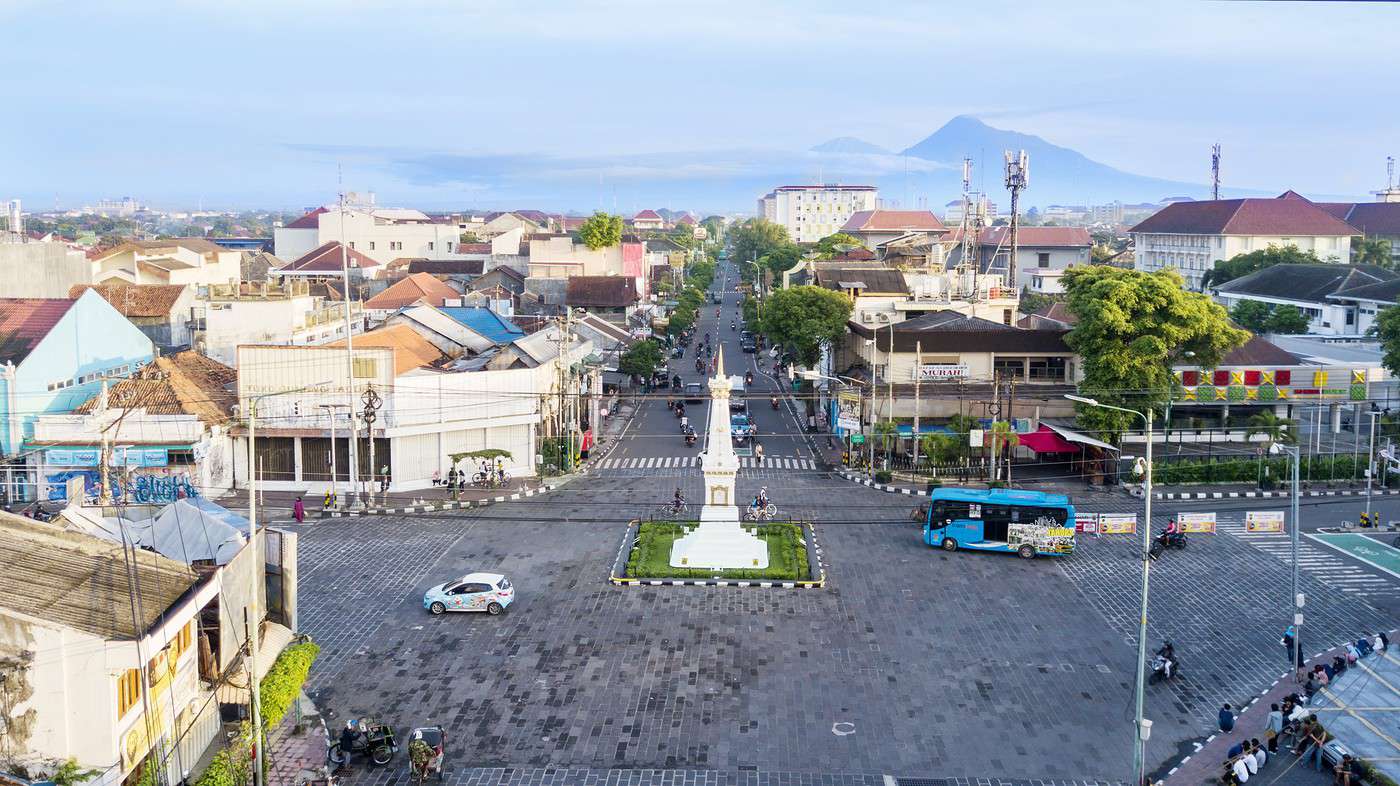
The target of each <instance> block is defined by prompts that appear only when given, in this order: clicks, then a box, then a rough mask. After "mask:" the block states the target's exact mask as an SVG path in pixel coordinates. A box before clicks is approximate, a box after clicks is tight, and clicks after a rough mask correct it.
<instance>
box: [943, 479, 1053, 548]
mask: <svg viewBox="0 0 1400 786" xmlns="http://www.w3.org/2000/svg"><path fill="white" fill-rule="evenodd" d="M924 543H926V544H927V545H929V546H937V547H940V548H942V549H943V550H944V551H957V550H958V549H968V550H971V551H1002V552H1015V553H1016V554H1018V555H1020V556H1021V557H1023V558H1025V559H1032V558H1034V557H1036V556H1037V555H1040V554H1047V555H1056V556H1060V555H1066V554H1072V553H1073V552H1074V505H1072V504H1071V503H1070V500H1069V497H1067V496H1065V495H1063V494H1046V493H1044V492H1040V491H1023V490H1020V489H963V488H943V489H934V490H932V491H931V492H930V493H929V506H928V518H927V519H926V520H925V521H924Z"/></svg>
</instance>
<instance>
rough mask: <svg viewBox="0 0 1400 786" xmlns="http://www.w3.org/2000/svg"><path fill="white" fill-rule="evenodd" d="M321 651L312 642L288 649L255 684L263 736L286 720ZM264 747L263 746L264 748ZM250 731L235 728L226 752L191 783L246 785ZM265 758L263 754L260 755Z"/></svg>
mask: <svg viewBox="0 0 1400 786" xmlns="http://www.w3.org/2000/svg"><path fill="white" fill-rule="evenodd" d="M319 654H321V648H320V647H319V646H317V644H316V643H315V642H314V641H311V640H309V639H308V640H306V641H302V642H298V643H296V644H291V645H288V646H287V648H286V649H284V650H282V654H280V655H278V656H277V660H276V661H275V662H274V663H273V664H272V668H270V669H268V670H267V674H266V675H265V676H264V677H263V678H262V682H260V683H258V687H259V689H260V692H259V696H258V698H259V700H260V701H261V707H260V709H261V712H260V713H259V715H260V716H261V717H262V724H263V736H264V738H266V735H267V732H268V731H269V730H271V729H274V728H276V727H277V725H278V724H279V723H281V722H282V719H283V718H285V717H287V711H288V710H289V709H291V707H292V704H293V702H295V701H296V700H297V697H298V696H300V695H301V686H302V685H304V684H305V683H306V675H307V674H308V673H309V672H310V671H311V664H312V663H313V662H315V660H316V656H317V655H319ZM264 747H266V746H264ZM252 748H253V728H252V724H250V723H248V722H247V721H244V722H243V723H242V724H240V725H239V728H238V736H237V737H236V738H235V739H234V741H233V742H232V743H230V744H229V746H228V747H227V748H224V749H223V750H221V751H219V752H218V753H216V754H214V758H213V760H211V761H210V762H209V766H208V768H206V769H205V770H204V774H203V775H200V776H199V780H197V781H195V786H244V784H246V783H247V782H248V775H249V770H250V769H251V766H252V755H251V752H252ZM263 755H264V756H266V755H267V751H266V750H264V751H263Z"/></svg>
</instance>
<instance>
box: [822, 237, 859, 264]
mask: <svg viewBox="0 0 1400 786" xmlns="http://www.w3.org/2000/svg"><path fill="white" fill-rule="evenodd" d="M860 245H861V242H860V240H858V239H856V238H854V237H852V236H850V235H848V234H846V233H845V232H837V233H836V234H834V235H827V236H826V237H824V238H822V239H821V240H818V241H817V244H816V245H815V246H813V247H812V250H813V251H815V252H816V253H817V256H818V257H819V258H821V259H830V258H831V257H834V256H837V255H838V254H840V253H841V252H843V251H846V250H848V249H850V248H852V247H856V246H860Z"/></svg>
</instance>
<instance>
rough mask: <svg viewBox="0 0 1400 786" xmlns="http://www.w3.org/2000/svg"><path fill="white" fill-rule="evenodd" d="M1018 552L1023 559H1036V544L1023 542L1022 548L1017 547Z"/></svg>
mask: <svg viewBox="0 0 1400 786" xmlns="http://www.w3.org/2000/svg"><path fill="white" fill-rule="evenodd" d="M1016 553H1017V554H1018V555H1019V556H1020V557H1021V559H1035V546H1032V545H1031V544H1029V543H1022V544H1021V548H1019V549H1016Z"/></svg>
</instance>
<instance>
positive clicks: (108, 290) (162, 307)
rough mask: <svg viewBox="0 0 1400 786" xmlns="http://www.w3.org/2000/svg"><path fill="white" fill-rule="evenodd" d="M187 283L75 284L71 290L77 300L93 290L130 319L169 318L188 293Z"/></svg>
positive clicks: (69, 294)
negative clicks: (186, 291) (186, 290)
mask: <svg viewBox="0 0 1400 786" xmlns="http://www.w3.org/2000/svg"><path fill="white" fill-rule="evenodd" d="M185 286H186V285H184V284H141V285H139V286H137V285H129V284H75V285H74V286H72V287H70V288H69V289H68V297H71V298H73V299H74V300H76V299H78V298H79V297H81V296H82V294H83V292H85V291H86V290H89V289H93V290H96V291H97V294H99V295H101V296H102V298H103V299H104V300H106V301H107V302H108V303H111V304H112V307H113V308H115V309H116V310H117V311H120V312H121V313H122V316H127V317H168V316H170V312H171V310H172V309H174V308H175V303H176V302H177V301H178V300H179V299H180V296H181V295H183V294H184V293H185Z"/></svg>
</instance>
